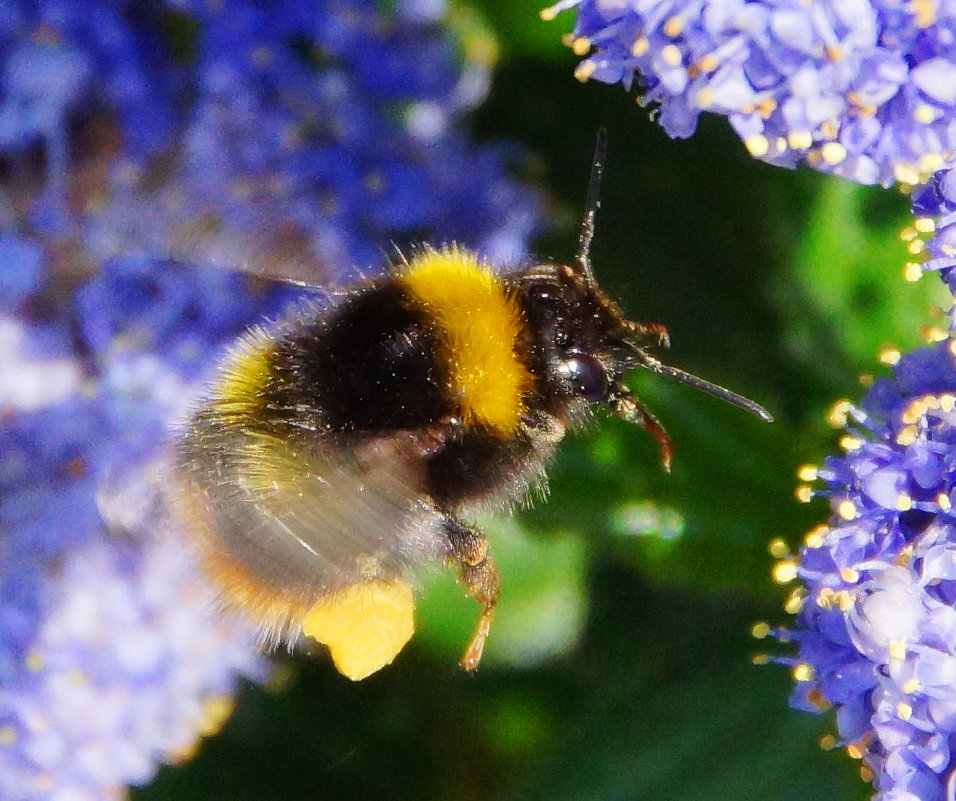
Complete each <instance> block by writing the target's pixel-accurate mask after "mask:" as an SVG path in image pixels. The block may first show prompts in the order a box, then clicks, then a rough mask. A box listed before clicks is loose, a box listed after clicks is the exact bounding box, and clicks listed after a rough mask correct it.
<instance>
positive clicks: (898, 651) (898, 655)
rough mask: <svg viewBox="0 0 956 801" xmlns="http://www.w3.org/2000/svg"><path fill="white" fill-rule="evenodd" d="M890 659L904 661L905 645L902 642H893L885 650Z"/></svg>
mask: <svg viewBox="0 0 956 801" xmlns="http://www.w3.org/2000/svg"><path fill="white" fill-rule="evenodd" d="M887 651H888V652H889V655H890V659H898V660H903V659H906V643H905V642H904V641H903V640H894V641H893V642H891V643H890V645H889V648H888V649H887Z"/></svg>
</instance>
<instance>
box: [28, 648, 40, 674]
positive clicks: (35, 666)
mask: <svg viewBox="0 0 956 801" xmlns="http://www.w3.org/2000/svg"><path fill="white" fill-rule="evenodd" d="M24 661H25V662H26V666H27V670H29V671H32V672H33V673H37V672H39V671H41V670H43V665H44V664H45V660H44V659H43V657H42V656H41V655H40V654H38V653H37V652H36V651H34V652H33V653H31V654H27V658H26V660H24Z"/></svg>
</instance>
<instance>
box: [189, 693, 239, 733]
mask: <svg viewBox="0 0 956 801" xmlns="http://www.w3.org/2000/svg"><path fill="white" fill-rule="evenodd" d="M235 708H236V702H235V701H234V700H233V699H232V698H230V697H229V696H228V695H214V696H212V697H211V698H207V699H206V700H205V701H204V702H203V705H202V719H201V720H200V721H199V725H197V726H196V733H197V734H199V736H200V737H212V736H213V735H214V734H218V733H219V732H220V731H221V730H222V727H223V726H225V725H226V721H227V720H229V716H230V715H232V712H233V710H234V709H235Z"/></svg>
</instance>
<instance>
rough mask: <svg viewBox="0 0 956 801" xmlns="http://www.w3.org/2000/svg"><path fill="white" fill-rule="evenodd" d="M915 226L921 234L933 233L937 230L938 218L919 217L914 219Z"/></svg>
mask: <svg viewBox="0 0 956 801" xmlns="http://www.w3.org/2000/svg"><path fill="white" fill-rule="evenodd" d="M913 227H914V228H915V229H916V230H917V231H919V232H920V233H921V234H931V233H933V232H934V231H935V230H936V220H934V219H933V218H932V217H917V218H916V219H915V220H914V221H913Z"/></svg>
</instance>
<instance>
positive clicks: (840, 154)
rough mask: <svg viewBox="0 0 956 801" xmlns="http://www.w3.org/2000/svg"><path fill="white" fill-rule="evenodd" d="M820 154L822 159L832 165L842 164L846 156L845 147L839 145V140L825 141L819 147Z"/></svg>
mask: <svg viewBox="0 0 956 801" xmlns="http://www.w3.org/2000/svg"><path fill="white" fill-rule="evenodd" d="M820 155H821V156H822V157H823V160H824V161H825V162H826V163H827V164H830V165H832V166H836V165H837V164H842V163H843V162H844V161H845V160H846V157H847V151H846V147H844V146H843V145H841V144H840V143H839V142H827V143H826V144H825V145H824V146H823V147H821V148H820Z"/></svg>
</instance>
